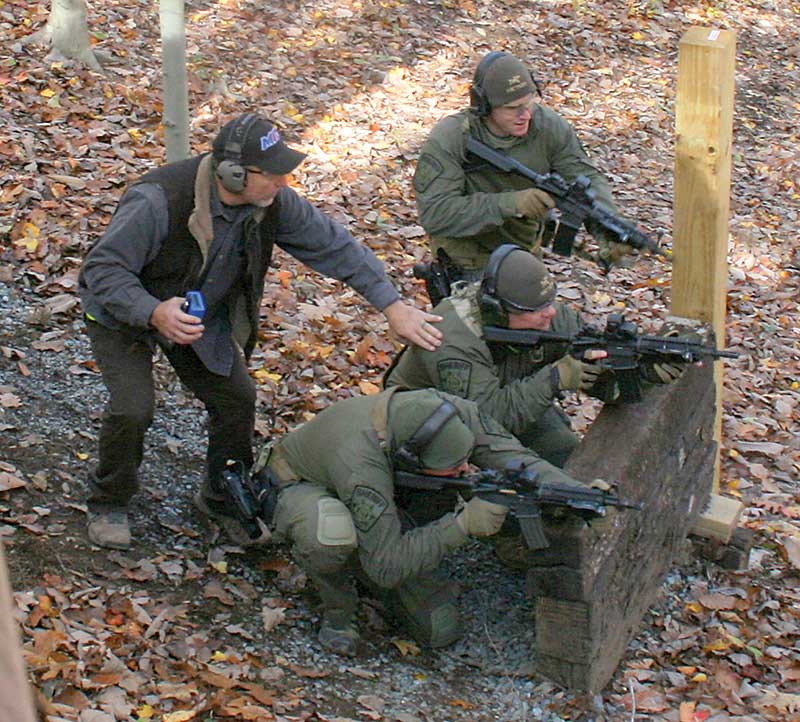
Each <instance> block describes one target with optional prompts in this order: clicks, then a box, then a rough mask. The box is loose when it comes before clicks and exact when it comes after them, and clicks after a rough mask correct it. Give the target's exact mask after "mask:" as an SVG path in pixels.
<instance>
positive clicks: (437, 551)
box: [269, 388, 578, 646]
mask: <svg viewBox="0 0 800 722" xmlns="http://www.w3.org/2000/svg"><path fill="white" fill-rule="evenodd" d="M398 391H399V390H398V389H397V388H394V389H390V390H388V391H384V392H382V393H380V394H376V395H373V396H359V397H354V398H351V399H347V400H345V401H341V402H339V403H337V404H335V405H334V406H332V407H330V408H328V409H326V410H325V411H323V412H322V413H320V414H319V415H318V416H317V417H316V418H314V419H313V420H312V421H310V422H308V423H307V424H304V425H303V426H302V427H300V428H299V429H297V430H295V431H293V432H291V433H289V434H288V435H287V436H285V437H284V438H283V439H281V441H280V442H279V443H278V444H277V445H276V447H275V448H274V449H273V451H272V454H271V456H270V459H269V467H270V470H271V472H272V473H273V474H274V475H275V477H277V479H278V480H279V482H280V487H281V491H280V494H279V497H278V504H277V507H276V510H275V519H274V525H275V533H276V536H277V538H278V539H281V538H282V539H285V540H288V541H290V542H292V544H293V552H294V554H295V556H296V558H297V559H298V561H299V562H300V564H301V565H302V566H303V568H304V569H305V571H306V573H307V574H308V575H309V577H310V578H311V579H312V580H313V581H314V582H315V583H316V585H317V587H318V589H319V591H320V596H321V597H322V602H323V608H324V609H325V610H326V611H330V610H338V614H339V617H340V618H341V619H347V618H352V616H353V615H354V612H355V609H356V606H357V595H356V593H355V590H354V589H353V588H352V586H351V584H350V582H349V580H348V571H349V570H350V568H351V565H352V564H353V563H354V562H356V563H357V567H356V568H358V567H360V570H361V571H362V572H363V573H364V574H365V575H366V577H367V579H368V580H369V581H370V582H371V583H372V584H373V585H375V586H377V587H380V588H383V589H392V590H394V592H395V593H396V595H397V596H399V598H400V603H401V604H404V605H406V607H407V611H408V612H409V614H410V616H411V617H412V619H411V620H409V621H411V622H414V621H417V622H418V624H417V627H416V628H414V627H413V626H412V631H413V632H415V636H417V638H418V639H419V640H420V641H422V642H425V643H428V644H431V645H433V646H441V645H444V644H449V643H451V642H452V641H454V640H455V639H456V638H457V637H458V636H459V635H460V628H461V623H460V615H459V614H458V611H457V607H456V605H455V599H454V597H453V596H452V594H449V595H448V594H442V593H441V592H442V588H441V585H439V586H438V587H437V586H436V585H430V583H429V580H430V578H431V575H432V573H433V572H434V571H435V570H436V568H437V567H438V566H439V563H440V562H441V560H442V558H443V557H444V555H445V554H447V553H448V552H451V551H453V550H454V549H456V548H458V547H459V546H461V545H462V544H464V543H465V542H466V541H467V539H468V537H467V536H466V535H465V534H464V532H462V530H461V528H460V527H459V526H458V524H457V523H456V519H455V514H453V513H447V514H445V515H444V516H442V517H441V518H439V519H437V520H435V521H433V522H431V523H429V524H427V525H425V526H421V527H416V528H412V529H404V527H403V526H402V525H401V517H400V514H399V512H398V508H397V507H396V505H395V501H394V495H395V486H394V480H393V466H392V460H391V457H390V454H391V451H392V450H394V449H395V448H397V445H398V444H400V443H403V442H405V441H406V440H407V439H405V438H397V437H398V434H397V429H396V423H393V419H392V413H393V404H399V403H403V404H410V406H405V408H406V409H408V408H412V409H414V411H413V412H411V413H412V414H413V416H414V417H416V416H417V415H419V419H418V421H417V419H416V418H412V419H411V421H412V422H415V423H414V424H412V425H413V426H416V425H418V424H422V422H424V421H425V419H426V418H427V416H428V414H429V413H430V412H429V410H428V409H429V407H430V403H431V402H432V401H435V402H436V405H438V404H439V403H441V399H447V400H448V401H450V402H451V403H452V404H453V405H454V406H455V407H456V409H457V410H458V414H459V416H460V418H461V421H462V422H463V424H464V426H466V427H467V429H469V430H470V431H471V432H472V435H474V437H475V445H474V447H472V451H471V455H470V456H469V461H470V462H471V463H474V464H475V465H477V466H480V467H483V468H503V467H505V466H506V464H507V463H508V462H510V461H512V460H518V461H522V462H524V463H525V464H526V465H527V466H528V467H529V468H533V469H535V470H536V471H537V472H538V473H539V478H540V479H541V480H543V481H559V482H563V483H573V484H577V483H578V482H576V481H574V480H573V479H571V478H570V477H568V476H567V475H566V474H564V473H563V472H562V471H560V470H559V469H557V468H555V467H553V466H551V465H550V464H549V463H547V462H546V461H544V460H542V459H540V458H539V457H537V456H535V455H534V454H533V453H531V451H530V450H528V449H526V448H525V447H523V446H522V445H521V444H520V443H519V441H518V440H517V439H515V438H514V437H513V436H512V435H511V434H509V433H508V432H507V431H506V430H505V429H503V428H502V427H500V425H499V424H497V422H496V421H494V420H492V419H491V418H490V417H488V416H486V415H485V414H482V413H481V412H479V410H478V408H477V406H476V405H475V404H474V403H472V402H470V401H465V400H464V399H461V398H457V397H453V396H450V395H448V394H441V393H440V392H438V391H436V390H433V389H424V390H417V391H402V392H400V393H395V392H398ZM412 394H413V395H414V396H411V395H412ZM426 404H427V405H426ZM470 439H471V437H470ZM420 493H424V492H420ZM427 589H430V590H431V597H432V598H431V599H425V598H420V597H425V595H426V593H427V592H426V591H425V590H427Z"/></svg>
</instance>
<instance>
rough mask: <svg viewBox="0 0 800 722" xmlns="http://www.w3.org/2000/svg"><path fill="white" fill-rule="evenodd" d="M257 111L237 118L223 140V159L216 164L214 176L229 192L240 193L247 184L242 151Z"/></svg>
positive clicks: (255, 119) (256, 117) (256, 118)
mask: <svg viewBox="0 0 800 722" xmlns="http://www.w3.org/2000/svg"><path fill="white" fill-rule="evenodd" d="M258 117H259V116H258V114H257V113H247V114H246V115H242V116H241V117H239V118H237V119H236V120H235V121H234V123H233V127H232V128H231V130H230V133H229V135H228V138H227V140H226V141H225V150H224V157H223V159H222V160H221V161H220V162H219V163H218V164H217V169H216V176H217V178H219V182H220V183H222V187H223V188H224V189H225V190H226V191H229V192H230V193H241V192H242V191H244V189H245V187H246V186H247V169H246V168H245V167H244V166H243V165H242V151H243V150H244V145H245V143H246V142H247V136H248V134H249V132H250V129H251V128H252V127H253V124H254V123H255V122H256V121H257V120H258Z"/></svg>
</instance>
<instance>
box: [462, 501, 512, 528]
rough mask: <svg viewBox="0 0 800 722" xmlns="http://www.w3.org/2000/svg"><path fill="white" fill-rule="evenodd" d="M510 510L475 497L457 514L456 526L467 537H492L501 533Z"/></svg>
mask: <svg viewBox="0 0 800 722" xmlns="http://www.w3.org/2000/svg"><path fill="white" fill-rule="evenodd" d="M506 514H508V508H507V507H505V506H501V505H500V504H493V503H492V502H490V501H484V500H483V499H480V498H479V497H477V496H473V497H472V498H471V499H470V500H469V501H468V502H467V503H466V504H464V506H463V507H462V509H461V511H459V512H458V513H457V514H456V524H458V528H459V529H461V531H463V532H464V533H465V534H466V535H467V536H492V535H493V534H497V532H499V531H500V527H501V526H503V522H504V521H505V520H506Z"/></svg>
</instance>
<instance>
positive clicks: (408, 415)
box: [389, 389, 475, 471]
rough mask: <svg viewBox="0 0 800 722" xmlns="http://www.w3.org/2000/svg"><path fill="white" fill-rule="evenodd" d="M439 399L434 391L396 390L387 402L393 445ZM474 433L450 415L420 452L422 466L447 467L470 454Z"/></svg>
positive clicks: (429, 412)
mask: <svg viewBox="0 0 800 722" xmlns="http://www.w3.org/2000/svg"><path fill="white" fill-rule="evenodd" d="M441 403H442V397H441V396H439V394H437V393H436V392H435V391H431V390H429V389H421V390H419V391H399V392H397V393H395V395H394V396H393V397H392V400H391V402H390V403H389V429H390V432H391V438H392V444H393V448H395V449H396V448H398V447H399V446H400V445H401V444H403V443H405V442H406V441H408V440H409V439H410V438H411V437H412V436H413V435H414V432H415V431H417V429H419V427H420V426H422V424H423V423H425V421H426V420H427V419H429V418H430V417H431V415H432V414H433V412H434V411H436V409H438V408H439V406H440V405H441ZM474 446H475V436H474V435H473V434H472V432H471V431H470V430H469V428H467V426H466V424H465V423H464V422H463V421H462V420H461V418H460V417H459V416H458V415H456V416H453V417H452V418H451V419H450V420H449V421H448V422H447V423H446V424H445V425H444V427H443V428H442V429H441V430H440V431H439V433H438V434H436V436H434V437H433V439H432V440H431V442H430V443H429V444H428V446H426V447H425V449H423V450H422V453H421V454H420V461H421V462H422V468H423V469H433V470H434V471H439V470H441V469H450V468H452V467H454V466H458V465H459V464H461V463H463V462H464V461H466V460H467V459H469V457H470V456H471V455H472V449H473V447H474Z"/></svg>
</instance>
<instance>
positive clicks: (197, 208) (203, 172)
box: [187, 153, 266, 268]
mask: <svg viewBox="0 0 800 722" xmlns="http://www.w3.org/2000/svg"><path fill="white" fill-rule="evenodd" d="M212 166H213V163H212V158H211V154H210V153H208V154H207V155H205V156H204V157H203V160H201V161H200V166H199V167H198V169H197V175H196V176H195V179H194V208H193V209H192V213H191V215H190V216H189V223H188V224H187V225H188V227H189V232H190V233H191V234H192V237H193V238H194V239H195V241H197V245H198V247H199V248H200V252H201V253H202V254H203V268H205V265H206V260H207V258H208V249H209V247H210V246H211V241H212V240H213V238H214V222H213V220H212V218H211V184H212V183H214V182H216V181H215V179H214V177H213V175H212ZM265 213H266V208H259V207H255V208H254V209H253V213H252V214H251V216H250V217H251V218H252V219H253V220H254V221H255V222H256V223H261V221H262V220H263V219H264V214H265Z"/></svg>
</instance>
